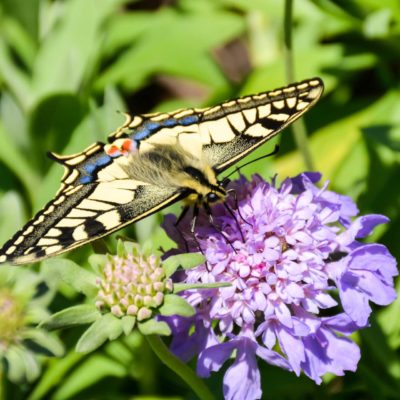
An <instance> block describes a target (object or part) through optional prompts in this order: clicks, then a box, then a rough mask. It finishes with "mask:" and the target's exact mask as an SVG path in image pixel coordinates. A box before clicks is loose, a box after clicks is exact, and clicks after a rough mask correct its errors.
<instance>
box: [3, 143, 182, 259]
mask: <svg viewBox="0 0 400 400" xmlns="http://www.w3.org/2000/svg"><path fill="white" fill-rule="evenodd" d="M95 147H96V148H95ZM104 154H105V153H104V151H103V148H102V145H101V144H96V145H93V146H91V147H89V148H88V149H86V150H85V151H84V152H82V153H79V154H76V155H74V156H69V157H58V156H54V155H53V158H56V157H57V160H58V161H59V162H61V163H63V164H64V166H65V168H66V174H64V177H63V178H62V186H61V189H60V190H59V192H58V194H57V196H56V197H55V199H54V200H52V201H51V202H49V203H48V204H47V205H46V206H45V207H44V208H43V210H41V211H40V212H39V213H38V214H37V215H36V216H35V217H34V218H33V219H32V220H31V221H30V222H28V223H27V224H26V225H25V227H24V228H23V229H21V231H19V232H17V233H16V234H15V235H14V237H13V238H12V239H11V240H10V241H8V242H7V243H6V244H5V245H4V247H3V249H2V250H1V251H2V254H1V255H0V261H1V262H4V261H10V262H12V263H14V264H21V263H28V262H35V261H38V260H40V259H42V258H46V257H48V256H50V255H55V254H59V253H62V252H64V251H66V250H69V249H72V248H75V247H77V246H80V245H81V244H83V243H86V242H89V241H91V240H94V239H97V238H99V237H102V236H105V235H107V234H109V233H111V232H113V231H115V230H118V229H120V228H121V227H123V226H125V225H127V224H129V223H131V222H134V221H137V220H139V219H141V218H144V217H146V216H147V215H150V214H152V213H154V212H156V211H157V210H159V209H160V208H164V207H166V206H167V205H168V204H170V203H171V202H173V201H176V200H177V199H178V197H179V193H177V191H176V189H175V188H162V189H161V188H159V187H154V186H152V185H149V184H147V183H144V182H138V181H135V180H133V179H129V178H128V177H127V176H124V172H123V170H122V169H121V168H119V167H118V165H117V164H118V163H119V162H121V161H122V162H123V161H126V160H125V158H124V157H121V158H119V159H116V160H111V163H109V164H107V165H104V164H105V163H104V159H102V157H103V158H104ZM98 160H100V163H98V164H100V165H99V166H98V171H97V172H96V168H95V167H94V166H96V161H98ZM108 170H109V172H108ZM88 171H90V172H91V175H89V173H88ZM88 177H90V180H91V181H92V182H89V181H88ZM105 178H108V179H105ZM82 181H83V182H84V183H82Z"/></svg>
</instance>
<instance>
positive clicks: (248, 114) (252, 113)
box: [242, 108, 257, 124]
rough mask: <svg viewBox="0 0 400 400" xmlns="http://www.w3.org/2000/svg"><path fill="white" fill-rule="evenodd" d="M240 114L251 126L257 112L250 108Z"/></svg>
mask: <svg viewBox="0 0 400 400" xmlns="http://www.w3.org/2000/svg"><path fill="white" fill-rule="evenodd" d="M242 112H243V114H244V116H245V118H246V119H247V121H248V123H249V124H252V123H254V122H255V120H256V117H257V111H256V109H255V108H251V109H249V110H243V111H242Z"/></svg>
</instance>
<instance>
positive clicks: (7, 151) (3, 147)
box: [0, 56, 41, 203]
mask: <svg viewBox="0 0 400 400" xmlns="http://www.w3.org/2000/svg"><path fill="white" fill-rule="evenodd" d="M0 58H1V56H0ZM10 135H12V134H11V133H9V132H6V131H5V130H4V128H3V125H2V124H1V122H0V160H1V161H2V162H3V163H4V164H5V165H6V166H7V167H8V168H9V169H10V171H12V172H13V173H14V174H15V175H16V176H17V177H18V179H19V180H20V181H21V183H22V184H23V185H24V188H25V189H26V191H27V192H28V194H29V197H30V199H31V202H32V203H33V200H34V199H35V198H36V195H37V190H38V188H40V187H41V185H40V178H39V176H38V175H37V174H36V173H35V171H34V169H33V168H32V165H31V164H30V163H29V161H28V159H27V157H26V155H24V154H23V153H22V152H21V151H20V150H19V149H18V148H17V147H16V146H15V145H14V143H13V141H12V140H10Z"/></svg>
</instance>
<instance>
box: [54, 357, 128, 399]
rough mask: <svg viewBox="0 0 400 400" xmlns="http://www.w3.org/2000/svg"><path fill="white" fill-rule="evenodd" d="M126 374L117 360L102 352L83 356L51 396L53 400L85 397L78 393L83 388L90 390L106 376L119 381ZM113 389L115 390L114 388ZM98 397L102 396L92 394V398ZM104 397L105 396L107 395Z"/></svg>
mask: <svg viewBox="0 0 400 400" xmlns="http://www.w3.org/2000/svg"><path fill="white" fill-rule="evenodd" d="M126 374H127V371H126V368H125V367H124V366H123V365H122V364H121V363H120V362H119V361H118V360H114V359H112V358H111V357H107V356H104V355H102V354H93V355H91V356H90V357H85V358H84V359H83V362H82V363H80V364H79V365H78V366H77V367H76V368H75V369H74V370H72V371H70V372H69V373H68V375H66V377H65V378H64V380H63V382H62V384H61V385H59V386H58V388H57V390H56V392H55V393H54V394H53V395H52V396H51V398H52V399H54V400H62V399H70V398H86V396H84V395H83V394H82V395H79V393H80V392H81V391H83V390H85V389H87V390H88V391H89V392H91V391H92V389H93V387H94V385H95V384H96V383H97V382H100V381H102V380H103V379H105V378H107V377H116V378H118V379H117V380H115V382H117V381H121V380H122V378H124V377H125V376H126ZM105 382H107V381H105ZM111 382H113V380H111ZM113 389H115V390H116V388H113ZM100 390H101V389H100ZM99 397H102V396H101V395H100V394H98V395H97V396H96V395H94V398H99ZM105 397H106V398H107V395H106V396H105Z"/></svg>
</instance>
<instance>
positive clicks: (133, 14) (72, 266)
mask: <svg viewBox="0 0 400 400" xmlns="http://www.w3.org/2000/svg"><path fill="white" fill-rule="evenodd" d="M149 3H152V4H153V3H154V4H156V5H158V4H159V5H160V6H157V7H155V8H151V7H150V6H148V4H149ZM162 3H164V5H161V4H162ZM282 23H283V2H282V1H280V0H196V1H193V0H178V1H175V2H166V1H165V2H163V1H161V0H160V1H155V2H146V1H143V0H142V1H128V0H101V1H98V0H85V1H82V0H52V1H50V0H29V1H26V0H0V176H1V182H0V239H1V240H2V241H5V240H7V239H8V238H9V237H10V236H11V235H12V234H13V233H15V231H16V230H17V229H18V228H20V227H21V225H22V224H23V222H24V221H26V220H27V217H28V216H30V215H32V214H33V212H35V211H37V210H39V209H40V208H41V207H42V206H43V205H44V204H45V203H46V202H47V201H48V200H49V199H50V198H52V197H53V195H54V193H55V192H56V191H57V189H58V187H59V180H60V177H61V175H62V171H61V169H62V168H61V167H60V166H59V165H56V164H55V163H53V162H51V161H50V160H49V159H47V158H46V157H45V153H46V151H49V150H51V151H56V152H58V153H62V154H72V153H74V152H78V151H81V150H82V149H84V148H85V147H86V146H88V145H90V144H91V143H93V142H95V141H99V140H100V141H105V140H106V136H107V134H108V133H110V132H112V131H114V130H115V129H116V128H117V127H118V126H119V125H120V124H121V123H122V122H123V116H122V115H120V114H119V113H118V111H120V112H123V111H126V110H129V111H130V112H132V113H134V112H149V111H155V110H169V109H171V107H181V106H182V107H184V106H202V105H205V104H212V103H214V102H216V101H219V100H224V99H226V98H229V97H236V96H238V95H241V94H247V93H256V92H259V91H263V90H266V89H272V88H274V87H278V86H280V85H282V84H285V83H286V82H285V79H284V77H285V63H284V57H283V41H282V35H283V24H282ZM293 47H294V64H295V75H296V78H297V79H298V80H301V79H304V78H309V77H312V76H320V77H321V78H322V79H323V80H324V82H325V84H326V91H325V97H324V99H323V100H322V101H321V102H320V103H319V104H318V106H317V107H316V108H315V109H313V110H312V111H311V112H310V113H309V114H307V115H306V117H305V122H306V125H307V128H308V132H309V140H310V148H311V153H312V157H313V160H314V163H315V165H316V169H317V170H319V171H321V172H322V173H323V177H324V178H325V179H329V180H330V182H331V185H332V188H333V189H335V190H337V191H339V192H341V193H343V194H346V195H349V196H351V197H352V198H354V199H355V200H356V201H357V204H358V205H359V207H360V211H361V213H363V214H365V213H382V214H385V215H387V216H389V218H390V219H391V223H390V224H387V225H385V226H383V227H381V228H380V229H377V230H376V233H375V234H374V236H373V237H372V238H371V239H373V240H379V241H380V242H382V243H384V244H385V245H387V246H388V247H389V249H390V250H391V252H392V253H393V254H394V255H395V256H396V257H397V258H399V256H400V246H399V245H398V243H399V239H400V185H399V184H398V180H399V176H400V168H399V161H400V157H399V150H400V87H399V82H400V72H399V65H400V5H399V2H398V0H379V1H378V0H351V1H342V0H295V1H294V24H293ZM277 140H278V141H280V144H281V151H280V153H279V154H278V156H277V157H274V158H270V159H268V160H263V161H262V162H257V163H254V164H252V165H249V166H247V167H246V168H244V169H243V170H242V171H241V172H242V173H245V174H246V175H248V174H251V173H252V172H258V173H261V174H262V175H263V176H264V177H268V176H272V175H274V174H275V173H278V179H284V178H285V177H286V176H288V175H289V176H292V175H296V174H298V173H299V172H301V171H303V169H304V164H303V160H302V157H301V155H300V154H299V152H298V151H297V150H296V148H295V145H294V141H293V139H292V136H291V134H290V131H286V132H284V133H283V134H282V135H280V137H279V138H278V139H277ZM272 148H273V144H269V145H267V146H264V147H263V148H262V149H259V150H258V151H257V152H256V153H257V154H252V155H251V156H250V158H256V157H257V156H260V155H262V154H265V153H267V152H269V151H270V150H271V149H272ZM179 207H180V206H179V205H175V206H172V207H171V208H169V209H168V210H163V211H162V212H163V213H167V212H171V211H172V212H174V211H178V210H179ZM160 221H161V217H160V216H159V215H156V216H152V217H149V218H147V219H146V220H144V221H141V222H140V223H138V224H135V225H134V226H130V227H128V228H126V229H125V230H124V231H123V232H122V233H121V232H118V233H117V234H115V235H121V234H122V235H124V236H127V237H130V238H132V239H138V240H139V241H140V242H144V239H146V240H148V241H149V242H152V243H156V244H157V246H159V247H160V248H164V249H169V248H170V247H171V241H170V240H169V239H168V238H167V237H166V235H165V233H163V231H162V230H161V229H160V228H159V223H160ZM115 235H113V237H114V238H115ZM114 238H107V239H106V245H107V246H109V247H110V249H111V248H112V246H114V247H115V243H116V242H115V240H114ZM88 253H89V246H86V247H85V248H83V249H79V250H77V251H74V252H71V253H69V254H68V258H70V259H72V260H74V261H70V260H65V259H61V260H57V261H54V260H49V261H46V262H43V263H42V265H41V273H42V274H43V276H44V279H45V282H46V284H47V289H48V290H49V293H53V292H54V291H55V290H56V289H57V290H58V295H57V296H56V298H55V300H54V301H53V302H52V304H51V307H52V311H53V312H55V313H56V314H54V315H55V317H53V319H52V320H49V321H48V322H47V325H48V327H51V328H57V327H60V326H67V325H68V324H70V325H71V321H76V320H77V319H79V321H80V322H81V323H82V324H83V323H88V324H90V323H92V324H93V323H94V324H97V325H98V326H97V329H94V328H92V330H88V331H86V333H85V334H84V336H82V337H83V339H81V340H80V341H79V345H78V348H79V350H80V351H85V352H89V351H91V350H94V349H97V348H98V347H99V346H100V345H101V344H102V343H104V342H107V340H108V339H110V338H115V337H118V336H120V338H119V339H118V340H116V341H114V342H112V343H107V344H105V345H103V346H102V347H101V348H98V349H97V350H96V351H93V352H92V353H90V354H88V355H86V356H85V357H83V356H82V355H77V354H76V353H75V352H74V345H75V343H76V339H77V334H76V331H75V330H74V329H69V330H65V331H63V332H62V333H60V335H62V338H63V341H64V342H65V343H67V346H68V350H67V353H66V355H65V356H64V357H63V358H60V359H57V360H51V361H49V360H48V358H44V359H45V364H44V370H43V372H42V374H41V375H40V376H39V374H40V368H39V364H38V363H37V361H36V360H35V359H33V358H32V354H31V353H28V352H23V351H22V352H21V350H20V349H17V350H13V351H11V352H10V353H9V354H8V355H7V357H8V358H9V365H10V369H9V371H8V373H9V376H10V379H11V380H13V381H18V380H19V379H20V378H21V377H23V376H25V377H26V378H27V380H31V381H33V383H29V384H27V385H25V386H21V385H13V384H10V385H9V387H8V388H7V389H8V397H9V398H10V399H11V398H13V399H14V398H15V399H18V398H27V396H28V393H30V399H32V400H33V399H42V398H54V399H78V398H84V397H91V398H127V397H133V396H142V397H143V398H144V396H150V395H152V396H160V397H159V398H165V397H166V396H181V397H180V398H185V397H186V398H187V397H188V396H189V394H188V393H189V389H186V388H184V387H183V386H182V385H180V384H179V383H177V382H175V381H174V377H173V376H172V373H171V375H170V373H169V372H168V371H166V370H165V369H164V368H163V367H162V366H161V365H160V364H159V363H158V362H157V361H156V360H155V359H154V358H153V356H152V355H151V352H150V351H149V349H148V348H147V347H146V344H144V343H143V341H142V340H141V339H140V337H139V336H138V335H137V334H135V333H130V334H129V335H128V336H125V335H126V334H127V333H129V332H131V331H132V328H133V326H134V324H135V321H132V319H130V318H126V319H121V320H119V319H117V318H115V317H110V316H106V315H103V316H101V317H100V314H99V313H98V312H97V311H95V310H94V308H93V307H92V306H90V305H82V298H83V295H85V296H92V295H93V293H94V291H95V274H94V273H93V272H91V271H89V270H85V269H82V268H81V267H79V266H78V265H83V266H84V267H86V266H88V262H87V259H88ZM96 257H97V258H96ZM179 257H182V259H180V258H177V259H175V260H174V259H173V258H172V257H171V258H170V259H169V260H168V261H167V263H166V265H165V267H166V269H167V271H168V276H169V275H171V274H172V273H173V272H174V271H175V270H176V268H178V266H187V268H189V267H190V265H191V263H193V265H195V264H196V263H199V262H201V260H197V259H196V260H195V259H194V258H193V255H191V256H190V257H192V259H191V260H189V261H188V260H186V259H184V258H185V256H179ZM104 260H105V256H102V255H96V256H92V258H91V263H92V264H96V265H97V267H98V268H101V265H102V263H103V262H104ZM168 263H169V264H168ZM196 265H197V264H196ZM19 279H20V282H19V281H18V285H19V286H20V292H21V293H23V291H24V288H25V289H27V290H28V289H29V287H30V285H29V284H26V282H27V281H28V282H29V279H30V278H29V277H28V276H27V275H26V276H24V277H21V278H19ZM24 282H25V285H24ZM71 288H72V289H71ZM182 289H184V288H175V293H176V292H177V291H179V290H182ZM398 289H399V287H398ZM82 294H83V295H82ZM170 296H171V297H170V298H169V300H171V302H172V300H173V299H176V297H175V296H174V295H170ZM44 297H45V300H43V298H44ZM44 297H43V296H42V297H41V296H38V298H37V299H35V301H38V302H39V301H42V304H45V303H46V302H49V299H50V298H51V296H50V295H47V297H46V296H44ZM40 299H42V300H40ZM169 300H168V301H169ZM46 306H47V304H46ZM174 306H175V307H177V306H179V305H176V304H175V305H174ZM68 307H70V308H68ZM185 307H186V306H183V305H182V313H187V314H188V313H190V312H189V310H188V309H187V308H185ZM165 308H167V304H166V305H165ZM60 310H63V311H60ZM57 311H59V312H58V313H57ZM46 315H47V313H46V312H44V311H43V309H41V308H40V307H36V314H35V316H34V317H32V318H33V320H35V322H36V323H37V322H39V321H40V320H43V319H44V317H45V316H46ZM108 315H110V314H108ZM398 315H399V304H398V302H397V303H394V304H393V305H391V306H390V307H388V308H387V309H385V310H382V311H379V312H378V313H377V318H376V320H374V321H372V328H371V329H368V330H365V331H364V332H363V333H362V334H361V335H360V338H359V344H360V346H361V352H362V361H361V364H360V368H359V370H358V371H357V372H356V373H355V374H347V375H346V376H345V377H335V378H331V379H329V378H327V379H326V382H325V384H323V385H322V386H321V387H317V386H315V385H314V384H313V383H312V382H310V381H309V380H306V379H302V378H300V379H299V378H296V377H295V376H294V375H293V374H290V373H286V372H283V371H278V370H277V369H276V368H275V369H274V368H270V367H268V366H264V367H262V370H263V380H264V381H263V388H264V394H265V396H266V398H268V396H269V398H285V399H305V398H309V399H318V398H328V399H333V398H335V399H347V398H372V397H374V398H382V399H390V398H397V397H398V393H399V391H400V363H399V358H398V353H399V347H400V333H399V332H400V318H399V317H398ZM150 321H153V320H150ZM91 327H93V325H91ZM140 329H141V331H142V332H143V333H145V334H150V333H154V332H158V333H162V334H166V335H167V334H168V333H169V332H168V329H167V328H166V325H165V324H164V325H163V324H162V323H161V322H160V323H159V324H157V323H156V322H155V321H153V322H148V323H147V326H146V324H145V323H143V324H141V328H140ZM30 339H31V341H32V342H35V344H36V345H37V346H39V347H41V348H47V350H48V352H49V353H53V354H56V355H59V354H61V347H60V343H59V341H58V339H55V342H53V341H52V340H51V339H49V341H48V342H47V343H46V340H45V338H43V337H41V336H40V334H39V336H38V335H36V336H35V334H34V333H31V337H30ZM43 357H44V356H43ZM220 377H221V376H220V375H217V378H215V380H212V381H211V382H210V385H211V386H212V387H213V389H215V391H216V393H219V392H217V391H218V390H220V389H219V388H220V379H219V378H220ZM218 379H219V381H218ZM148 398H149V397H148Z"/></svg>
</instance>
